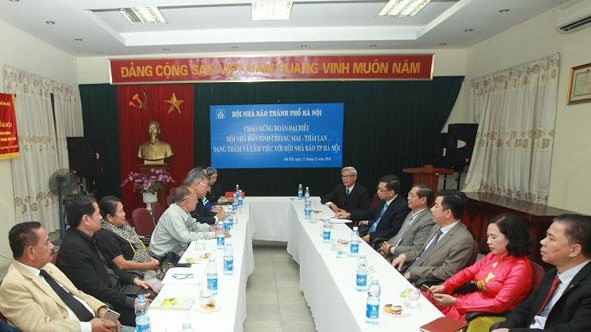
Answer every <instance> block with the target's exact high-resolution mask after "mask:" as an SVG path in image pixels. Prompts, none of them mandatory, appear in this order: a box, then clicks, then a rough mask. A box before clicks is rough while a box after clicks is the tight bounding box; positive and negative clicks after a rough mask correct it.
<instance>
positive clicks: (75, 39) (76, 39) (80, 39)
mask: <svg viewBox="0 0 591 332" xmlns="http://www.w3.org/2000/svg"><path fill="white" fill-rule="evenodd" d="M74 41H75V42H77V43H80V42H82V38H74Z"/></svg>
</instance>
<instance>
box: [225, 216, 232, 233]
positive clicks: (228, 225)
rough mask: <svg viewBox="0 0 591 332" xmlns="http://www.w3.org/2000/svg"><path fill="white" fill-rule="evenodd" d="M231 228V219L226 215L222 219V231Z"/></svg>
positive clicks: (227, 230)
mask: <svg viewBox="0 0 591 332" xmlns="http://www.w3.org/2000/svg"><path fill="white" fill-rule="evenodd" d="M231 228H232V221H231V220H230V216H228V217H226V219H224V231H225V232H229V231H230V229H231Z"/></svg>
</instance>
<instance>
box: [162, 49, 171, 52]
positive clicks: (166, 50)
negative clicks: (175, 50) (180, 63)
mask: <svg viewBox="0 0 591 332" xmlns="http://www.w3.org/2000/svg"><path fill="white" fill-rule="evenodd" d="M162 51H164V52H168V51H170V48H163V49H162Z"/></svg>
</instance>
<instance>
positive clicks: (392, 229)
mask: <svg viewBox="0 0 591 332" xmlns="http://www.w3.org/2000/svg"><path fill="white" fill-rule="evenodd" d="M384 204H386V202H384V201H381V202H380V203H379V204H377V205H376V206H374V207H373V208H371V209H369V210H366V211H352V212H351V219H352V220H353V221H359V220H368V221H369V223H368V225H367V228H365V227H364V228H363V229H362V228H360V229H359V235H361V236H365V235H367V234H368V232H369V228H370V227H371V226H372V225H373V224H374V223H375V221H376V219H378V217H379V216H380V212H382V208H383V207H384ZM408 211H409V208H408V203H407V202H406V198H404V197H402V196H401V195H398V196H396V198H394V200H393V201H392V202H390V205H388V208H387V209H386V211H385V212H384V215H383V216H382V218H381V219H380V222H379V223H378V226H377V227H376V230H375V231H374V232H370V233H369V240H370V242H371V241H373V240H374V239H378V238H383V239H389V238H391V237H392V236H394V235H395V234H396V233H398V231H399V230H400V227H401V226H402V222H403V221H404V218H405V217H406V215H407V214H408Z"/></svg>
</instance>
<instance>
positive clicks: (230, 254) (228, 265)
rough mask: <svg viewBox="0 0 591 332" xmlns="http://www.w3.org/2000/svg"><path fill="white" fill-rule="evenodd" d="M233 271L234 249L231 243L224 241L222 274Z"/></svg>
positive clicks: (228, 273)
mask: <svg viewBox="0 0 591 332" xmlns="http://www.w3.org/2000/svg"><path fill="white" fill-rule="evenodd" d="M232 273H234V250H233V248H232V243H230V242H226V247H225V248H224V274H226V275H230V274H232Z"/></svg>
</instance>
